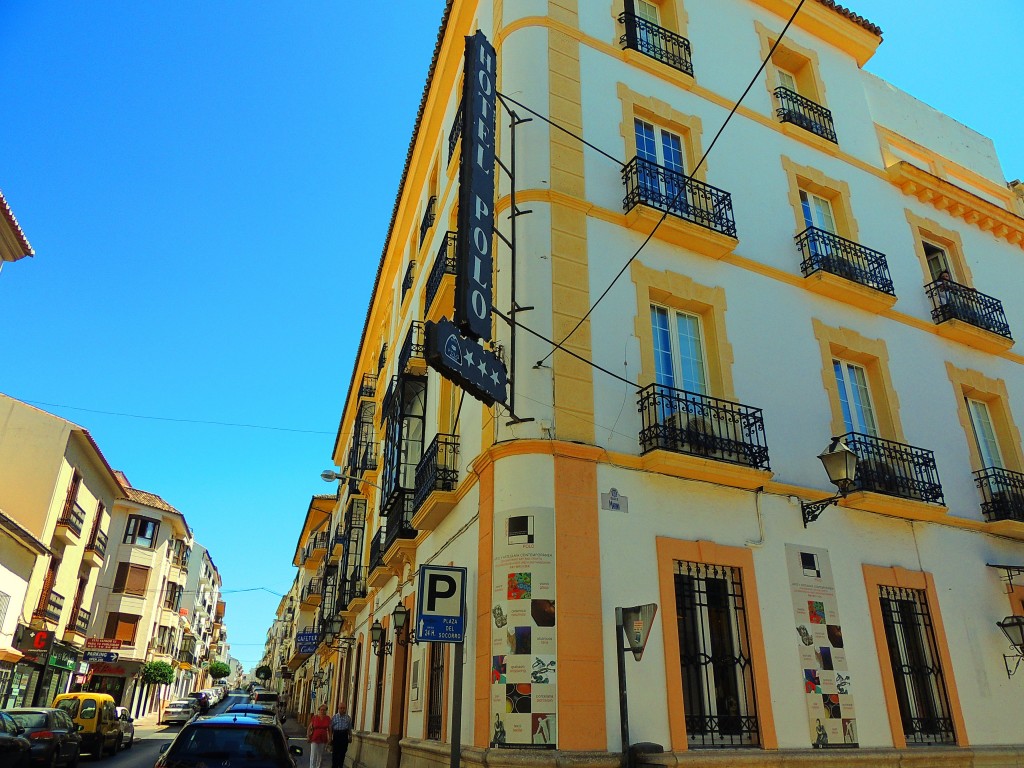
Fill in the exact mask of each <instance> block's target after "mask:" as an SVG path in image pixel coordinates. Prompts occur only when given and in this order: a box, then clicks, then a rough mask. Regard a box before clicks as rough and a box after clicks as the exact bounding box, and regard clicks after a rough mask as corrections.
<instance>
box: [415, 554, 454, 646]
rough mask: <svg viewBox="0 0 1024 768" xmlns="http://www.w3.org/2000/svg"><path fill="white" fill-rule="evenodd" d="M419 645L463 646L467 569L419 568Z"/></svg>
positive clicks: (417, 601)
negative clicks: (444, 644)
mask: <svg viewBox="0 0 1024 768" xmlns="http://www.w3.org/2000/svg"><path fill="white" fill-rule="evenodd" d="M416 605H417V606H419V617H418V619H417V620H416V642H434V643H461V642H463V640H464V639H465V636H466V610H465V606H466V569H465V568H459V567H452V566H438V565H424V566H422V567H421V568H420V579H419V594H418V595H417V596H416Z"/></svg>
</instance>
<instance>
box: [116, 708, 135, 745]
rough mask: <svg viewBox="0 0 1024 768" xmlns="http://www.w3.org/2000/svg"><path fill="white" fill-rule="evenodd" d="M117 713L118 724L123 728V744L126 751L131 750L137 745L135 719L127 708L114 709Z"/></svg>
mask: <svg viewBox="0 0 1024 768" xmlns="http://www.w3.org/2000/svg"><path fill="white" fill-rule="evenodd" d="M114 711H115V712H117V723H118V725H120V726H121V743H122V745H123V746H124V748H125V749H131V748H132V744H134V743H135V718H134V717H132V716H131V714H130V713H129V712H128V708H127V707H114Z"/></svg>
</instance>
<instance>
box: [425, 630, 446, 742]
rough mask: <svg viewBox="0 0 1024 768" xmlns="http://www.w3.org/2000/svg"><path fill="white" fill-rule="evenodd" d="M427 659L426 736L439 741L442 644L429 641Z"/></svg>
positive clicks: (442, 670) (442, 706) (442, 675)
mask: <svg viewBox="0 0 1024 768" xmlns="http://www.w3.org/2000/svg"><path fill="white" fill-rule="evenodd" d="M428 659H429V662H428V669H427V675H428V678H427V679H428V681H429V682H428V686H429V687H428V688H427V738H428V739H430V740H432V741H440V740H441V726H442V724H443V723H444V645H443V644H442V643H431V644H430V652H429V653H428Z"/></svg>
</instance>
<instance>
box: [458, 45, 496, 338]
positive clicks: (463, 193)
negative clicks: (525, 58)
mask: <svg viewBox="0 0 1024 768" xmlns="http://www.w3.org/2000/svg"><path fill="white" fill-rule="evenodd" d="M497 60H498V59H497V54H496V52H495V50H494V47H493V46H492V45H491V44H490V43H489V42H488V41H487V38H486V37H484V34H483V33H482V32H480V31H479V30H477V32H476V34H475V35H473V36H472V37H467V38H466V72H465V78H464V83H463V91H462V104H463V115H462V120H463V123H462V164H461V167H460V171H459V190H460V195H459V197H460V200H459V235H460V237H459V242H458V251H457V260H456V264H457V267H456V279H455V324H456V325H457V326H459V329H460V330H461V331H462V333H463V334H464V335H466V336H468V337H470V338H472V339H482V340H484V341H489V340H490V338H491V305H492V303H493V299H494V297H493V291H492V285H491V276H492V274H493V271H494V255H493V253H492V249H493V242H494V142H495V132H496V126H497V121H496V117H495V98H496V88H495V84H496V82H497Z"/></svg>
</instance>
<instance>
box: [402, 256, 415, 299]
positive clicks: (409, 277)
mask: <svg viewBox="0 0 1024 768" xmlns="http://www.w3.org/2000/svg"><path fill="white" fill-rule="evenodd" d="M415 280H416V261H415V260H413V261H410V262H409V266H408V267H406V268H405V278H404V279H403V280H402V301H405V295H406V294H407V293H409V289H410V288H412V284H413V283H414V282H415Z"/></svg>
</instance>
